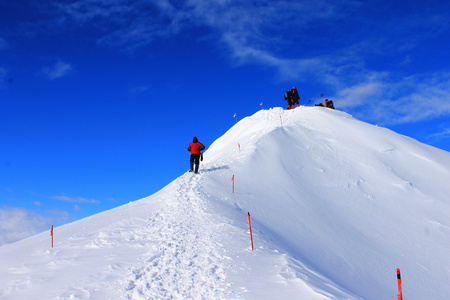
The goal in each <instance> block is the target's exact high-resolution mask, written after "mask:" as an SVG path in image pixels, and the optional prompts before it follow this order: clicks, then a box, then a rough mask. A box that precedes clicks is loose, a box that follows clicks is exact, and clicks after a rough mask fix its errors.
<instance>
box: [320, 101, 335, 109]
mask: <svg viewBox="0 0 450 300" xmlns="http://www.w3.org/2000/svg"><path fill="white" fill-rule="evenodd" d="M316 106H322V107H328V108H331V109H334V104H333V100H328V99H325V104H323V103H322V102H321V103H319V104H316Z"/></svg>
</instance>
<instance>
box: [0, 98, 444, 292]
mask: <svg viewBox="0 0 450 300" xmlns="http://www.w3.org/2000/svg"><path fill="white" fill-rule="evenodd" d="M204 156H205V160H204V161H203V162H202V165H201V167H200V174H199V175H197V174H192V173H188V172H186V173H185V174H183V175H182V176H180V177H179V178H177V179H175V180H174V181H173V182H172V183H170V184H169V185H167V186H166V187H165V188H163V189H162V190H160V191H159V192H157V193H155V194H154V195H151V196H149V197H147V198H144V199H141V200H138V201H135V202H132V203H129V204H126V205H123V206H121V207H117V208H115V209H112V210H109V211H105V212H102V213H100V214H97V215H94V216H91V217H88V218H85V219H82V220H79V221H77V222H73V223H71V224H67V225H64V226H60V227H57V228H55V229H54V239H55V240H54V243H55V246H54V248H51V237H50V234H49V232H44V233H41V234H38V235H35V236H33V237H30V238H27V239H24V240H21V241H19V242H16V243H13V244H9V245H4V246H2V247H0V257H1V260H0V299H2V300H13V299H14V300H17V299H27V300H29V299H45V300H47V299H102V300H104V299H313V300H314V299H321V300H322V299H373V300H379V299H396V296H397V293H398V290H397V279H396V269H397V268H400V270H401V272H402V279H403V296H404V299H408V300H414V299H416V300H423V299H450V285H449V282H450V251H449V249H450V238H449V237H450V217H449V216H450V203H449V195H450V185H449V184H448V179H449V178H450V153H448V152H446V151H443V150H440V149H437V148H433V147H431V146H428V145H425V144H422V143H420V142H418V141H416V140H413V139H411V138H408V137H406V136H402V135H399V134H397V133H395V132H392V131H390V130H388V129H386V128H381V127H377V126H373V125H369V124H367V123H364V122H361V121H358V120H356V119H354V118H353V117H352V116H350V115H348V114H346V113H344V112H341V111H337V110H330V109H327V108H319V107H300V108H296V109H295V110H291V111H285V110H283V109H281V108H274V109H269V110H261V111H259V112H257V113H255V114H254V115H253V116H251V117H247V118H245V119H243V120H241V121H240V122H238V123H237V124H236V125H235V126H233V127H232V128H231V129H230V130H229V131H228V132H226V133H225V134H224V135H223V136H222V137H220V138H219V139H217V140H216V141H215V142H214V143H213V144H212V145H210V147H209V148H208V150H207V151H206V152H205V155H204ZM188 164H189V162H188V157H186V165H187V166H188ZM233 175H234V176H235V182H234V184H235V193H234V194H233V193H232V182H231V177H232V176H233ZM248 212H250V214H251V223H252V229H253V238H254V244H255V250H254V251H252V250H251V246H250V245H251V244H250V235H249V226H248V224H247V214H248Z"/></svg>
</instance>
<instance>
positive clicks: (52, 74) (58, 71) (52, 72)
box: [42, 60, 73, 80]
mask: <svg viewBox="0 0 450 300" xmlns="http://www.w3.org/2000/svg"><path fill="white" fill-rule="evenodd" d="M72 69H73V68H72V66H71V65H70V64H68V63H65V62H63V61H61V60H59V61H58V62H56V63H55V65H53V66H52V67H46V68H43V69H42V73H44V74H45V75H46V76H47V77H48V79H50V80H54V79H57V78H61V77H64V76H66V75H67V74H69V72H70V71H72Z"/></svg>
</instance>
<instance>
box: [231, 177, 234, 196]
mask: <svg viewBox="0 0 450 300" xmlns="http://www.w3.org/2000/svg"><path fill="white" fill-rule="evenodd" d="M231 190H232V192H233V194H234V175H233V177H231Z"/></svg>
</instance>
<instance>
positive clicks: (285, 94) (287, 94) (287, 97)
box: [284, 90, 291, 100]
mask: <svg viewBox="0 0 450 300" xmlns="http://www.w3.org/2000/svg"><path fill="white" fill-rule="evenodd" d="M290 94H291V91H290V90H287V91H286V92H285V93H284V100H289V99H290V98H291V95H290Z"/></svg>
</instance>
